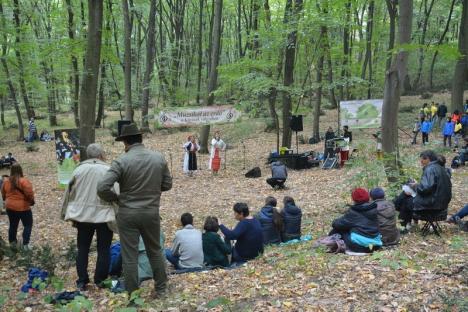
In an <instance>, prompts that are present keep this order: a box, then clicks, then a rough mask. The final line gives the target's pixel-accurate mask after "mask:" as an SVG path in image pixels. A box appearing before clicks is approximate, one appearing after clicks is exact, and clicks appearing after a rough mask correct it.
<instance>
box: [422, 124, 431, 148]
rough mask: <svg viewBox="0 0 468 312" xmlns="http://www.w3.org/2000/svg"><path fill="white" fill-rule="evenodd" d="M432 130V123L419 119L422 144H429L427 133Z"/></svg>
mask: <svg viewBox="0 0 468 312" xmlns="http://www.w3.org/2000/svg"><path fill="white" fill-rule="evenodd" d="M431 130H432V123H431V121H430V120H428V119H425V118H422V119H421V134H422V143H423V145H426V143H429V133H430V132H431Z"/></svg>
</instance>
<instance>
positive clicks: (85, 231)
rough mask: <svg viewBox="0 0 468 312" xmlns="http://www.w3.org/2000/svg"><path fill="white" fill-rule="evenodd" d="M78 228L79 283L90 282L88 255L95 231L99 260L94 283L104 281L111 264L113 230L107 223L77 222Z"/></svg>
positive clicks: (77, 263) (77, 258) (77, 265)
mask: <svg viewBox="0 0 468 312" xmlns="http://www.w3.org/2000/svg"><path fill="white" fill-rule="evenodd" d="M75 224H76V228H77V229H78V235H77V246H78V256H77V257H76V272H77V273H78V280H77V281H76V282H77V283H83V284H87V283H89V276H88V256H89V248H90V247H91V242H92V241H93V236H94V232H96V236H97V239H96V240H97V261H96V269H95V271H94V283H95V284H99V283H101V282H103V281H104V280H105V279H106V278H107V276H108V274H109V266H110V260H111V257H110V245H111V243H112V236H113V232H112V231H111V230H109V227H108V226H107V224H106V223H85V222H75Z"/></svg>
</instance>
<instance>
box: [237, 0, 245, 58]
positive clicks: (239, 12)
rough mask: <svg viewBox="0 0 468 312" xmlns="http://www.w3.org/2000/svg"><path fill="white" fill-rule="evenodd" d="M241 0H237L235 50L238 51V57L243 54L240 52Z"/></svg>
mask: <svg viewBox="0 0 468 312" xmlns="http://www.w3.org/2000/svg"><path fill="white" fill-rule="evenodd" d="M241 7H242V0H237V50H238V51H239V52H238V53H239V58H242V57H243V56H244V53H243V52H242V22H241V18H242V9H241Z"/></svg>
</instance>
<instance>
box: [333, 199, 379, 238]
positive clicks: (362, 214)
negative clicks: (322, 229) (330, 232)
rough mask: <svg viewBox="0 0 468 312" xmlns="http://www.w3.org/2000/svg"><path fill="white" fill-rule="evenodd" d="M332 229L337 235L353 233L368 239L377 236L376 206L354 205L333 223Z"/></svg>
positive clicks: (366, 204) (371, 204)
mask: <svg viewBox="0 0 468 312" xmlns="http://www.w3.org/2000/svg"><path fill="white" fill-rule="evenodd" d="M332 227H333V229H334V230H335V231H336V232H339V233H350V232H354V233H357V234H360V235H363V236H366V237H369V238H373V237H376V236H377V235H379V227H378V220H377V204H376V203H375V202H373V203H364V204H355V205H353V206H351V207H350V208H349V210H348V211H347V212H346V213H345V214H344V215H343V216H341V217H339V218H338V219H336V220H335V221H333V224H332Z"/></svg>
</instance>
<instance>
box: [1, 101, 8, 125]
mask: <svg viewBox="0 0 468 312" xmlns="http://www.w3.org/2000/svg"><path fill="white" fill-rule="evenodd" d="M6 101H7V97H6V96H4V95H2V96H1V97H0V121H1V123H2V128H3V130H5V128H6V123H5V102H6Z"/></svg>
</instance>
